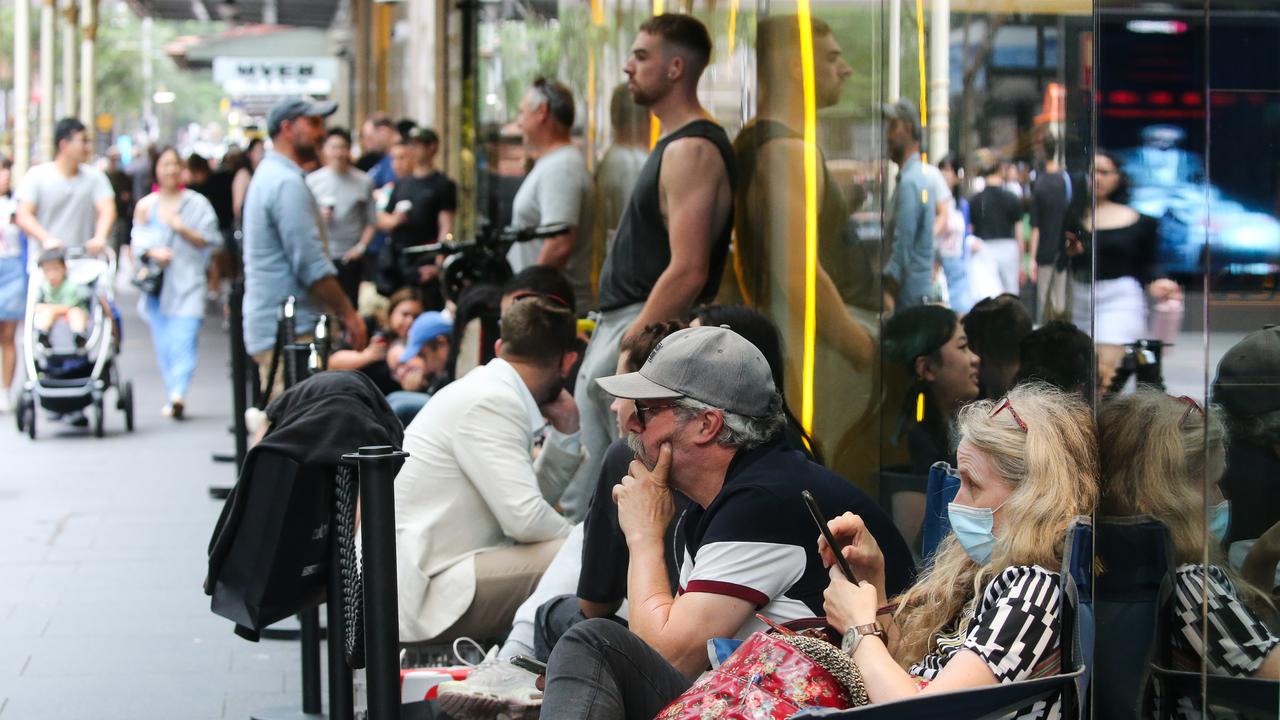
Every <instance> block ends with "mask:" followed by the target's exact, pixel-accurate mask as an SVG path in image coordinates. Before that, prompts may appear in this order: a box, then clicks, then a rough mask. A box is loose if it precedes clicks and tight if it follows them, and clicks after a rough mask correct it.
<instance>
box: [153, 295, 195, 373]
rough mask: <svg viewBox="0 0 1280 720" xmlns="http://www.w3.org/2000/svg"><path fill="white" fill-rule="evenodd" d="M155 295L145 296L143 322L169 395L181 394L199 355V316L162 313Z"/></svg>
mask: <svg viewBox="0 0 1280 720" xmlns="http://www.w3.org/2000/svg"><path fill="white" fill-rule="evenodd" d="M159 306H160V303H159V302H158V301H157V300H156V298H155V297H148V298H147V321H148V322H149V323H150V324H151V339H152V341H153V343H154V344H155V348H156V363H157V364H158V365H159V366H160V377H162V378H163V379H164V387H165V390H166V391H167V392H168V393H169V397H170V398H180V397H185V396H186V394H187V387H188V386H189V385H190V384H191V375H192V374H193V373H195V371H196V360H197V359H198V358H199V353H198V351H197V342H198V341H199V339H200V323H201V320H202V319H201V318H198V317H184V316H181V315H163V314H161V312H160V307H159Z"/></svg>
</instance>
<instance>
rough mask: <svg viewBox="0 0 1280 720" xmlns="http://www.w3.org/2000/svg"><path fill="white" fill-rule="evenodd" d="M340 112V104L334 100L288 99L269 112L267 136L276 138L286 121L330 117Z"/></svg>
mask: <svg viewBox="0 0 1280 720" xmlns="http://www.w3.org/2000/svg"><path fill="white" fill-rule="evenodd" d="M337 110H338V103H336V102H333V101H332V100H307V99H306V98H300V97H297V96H292V97H287V98H285V99H283V100H281V101H280V102H278V103H276V104H275V105H273V106H271V110H270V111H269V112H267V134H268V135H270V136H272V137H275V135H276V133H278V132H280V123H282V122H284V121H285V120H296V119H297V118H300V117H329V116H330V115H332V114H334V113H335V112H337Z"/></svg>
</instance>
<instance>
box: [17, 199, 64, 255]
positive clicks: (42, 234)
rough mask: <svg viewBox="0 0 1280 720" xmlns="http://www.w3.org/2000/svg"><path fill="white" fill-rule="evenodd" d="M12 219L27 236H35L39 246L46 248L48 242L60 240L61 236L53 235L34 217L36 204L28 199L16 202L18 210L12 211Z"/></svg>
mask: <svg viewBox="0 0 1280 720" xmlns="http://www.w3.org/2000/svg"><path fill="white" fill-rule="evenodd" d="M14 220H15V221H16V222H17V223H18V227H19V228H21V229H22V232H24V233H26V234H27V237H30V238H35V240H36V242H38V243H40V246H41V247H45V248H47V247H48V246H49V244H50V242H53V243H55V244H56V243H59V242H62V238H56V237H54V236H53V235H52V234H51V233H50V232H49V231H48V230H45V229H44V226H43V225H41V224H40V221H39V220H37V219H36V204H35V203H33V202H30V201H29V200H23V201H21V202H19V203H18V210H17V212H16V213H14Z"/></svg>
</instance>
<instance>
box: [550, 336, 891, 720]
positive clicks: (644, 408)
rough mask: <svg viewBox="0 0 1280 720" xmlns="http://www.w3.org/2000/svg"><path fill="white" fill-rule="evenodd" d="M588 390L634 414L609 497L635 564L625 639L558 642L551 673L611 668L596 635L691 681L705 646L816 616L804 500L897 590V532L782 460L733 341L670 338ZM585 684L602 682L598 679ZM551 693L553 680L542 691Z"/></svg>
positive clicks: (873, 578) (741, 344)
mask: <svg viewBox="0 0 1280 720" xmlns="http://www.w3.org/2000/svg"><path fill="white" fill-rule="evenodd" d="M597 382H598V383H599V384H600V387H601V388H603V389H604V390H605V392H608V393H609V394H611V395H614V396H616V397H618V398H622V399H623V400H624V401H634V402H635V413H634V414H633V415H632V416H631V418H630V419H629V420H628V421H627V426H626V430H627V441H628V443H629V444H630V445H631V447H632V449H633V450H635V453H636V461H635V462H633V463H631V467H630V474H629V475H628V476H626V477H624V478H622V480H621V482H620V483H619V484H618V485H617V486H616V487H615V488H614V491H613V496H614V500H615V501H616V502H617V503H618V523H619V525H620V527H621V529H622V532H623V534H625V535H626V539H627V548H628V550H629V552H630V562H629V565H628V570H627V572H628V577H627V595H628V601H629V604H630V609H631V612H630V617H629V622H630V630H631V633H634V635H631V634H629V633H627V632H626V630H625V629H622V628H621V627H620V626H616V625H613V623H610V622H608V621H604V624H605V625H613V627H604V626H602V625H600V624H599V623H600V621H595V620H592V621H587V622H586V623H583V624H580V625H577V626H575V627H574V629H572V630H570V632H569V633H568V634H566V635H565V636H564V637H563V638H562V639H561V640H560V643H559V644H557V646H556V649H555V652H553V654H552V659H553V661H554V660H555V658H556V653H560V652H564V653H566V654H568V655H570V656H572V658H570V659H566V660H565V665H564V666H565V667H577V668H595V669H597V670H598V669H599V666H600V665H601V664H602V663H603V664H610V663H611V662H612V661H611V660H610V659H609V658H607V657H605V656H604V655H605V654H604V653H602V652H601V651H600V648H601V647H602V646H601V644H600V643H598V642H596V640H599V639H600V638H598V637H595V635H594V634H596V633H604V634H608V635H610V638H608V639H607V640H606V641H605V644H611V643H613V642H622V643H624V644H626V643H629V644H631V645H635V646H636V652H635V654H633V653H631V652H630V651H628V653H626V654H627V656H628V657H632V658H639V660H638V661H639V662H644V658H646V657H649V656H652V655H653V653H654V652H656V653H657V655H659V656H660V657H653V658H652V659H653V664H654V665H655V667H661V666H662V664H663V663H665V664H669V665H671V666H674V668H675V670H678V671H679V672H681V673H684V674H686V675H693V674H696V673H697V672H698V671H699V670H701V669H702V668H703V666H705V664H706V661H707V655H706V642H707V640H708V639H710V638H714V637H741V638H745V637H746V636H747V635H748V634H750V633H751V632H753V631H755V630H760V629H762V628H764V627H765V626H764V624H763V623H761V622H760V621H758V620H756V619H755V617H754V616H755V614H756V613H757V612H758V613H760V614H761V615H763V616H765V617H767V618H769V619H770V620H773V621H775V622H787V621H789V620H796V619H799V618H802V617H808V616H812V615H821V614H822V602H823V599H822V593H823V590H824V589H825V588H826V587H827V583H828V579H829V578H828V575H827V571H826V570H825V569H824V567H823V563H822V560H821V558H820V557H819V555H818V545H817V542H816V539H817V535H818V530H817V528H815V527H814V526H813V520H812V519H811V518H810V517H809V515H808V511H807V510H806V509H805V506H804V502H803V500H802V499H801V495H800V493H801V491H804V490H808V491H809V492H811V493H813V495H814V497H815V498H816V499H817V501H818V504H819V506H820V507H821V508H822V510H823V512H824V513H825V515H826V516H827V517H829V518H831V517H835V516H836V515H839V514H840V513H842V512H845V511H852V512H854V513H857V514H858V515H860V516H861V518H862V521H863V522H864V523H865V527H866V529H867V530H869V531H870V533H871V535H872V536H873V537H875V538H876V540H877V541H878V543H879V545H880V547H881V548H882V549H883V551H884V557H885V559H886V560H885V566H884V567H878V568H871V567H867V568H861V570H862V571H863V572H864V573H865V574H864V575H863V576H862V577H863V578H864V579H866V580H868V581H870V582H873V583H879V587H881V588H885V587H887V592H888V593H889V594H890V595H892V594H896V593H897V592H898V591H900V590H902V589H905V587H906V585H907V582H908V581H909V575H910V568H911V554H910V551H909V550H908V549H907V546H906V544H905V543H904V542H903V540H902V538H901V536H900V535H899V534H898V532H897V530H896V529H895V528H894V526H893V523H892V521H891V520H890V519H889V517H888V516H887V515H885V513H884V512H883V511H882V510H881V509H880V508H879V506H877V505H876V503H875V502H874V501H873V500H872V499H871V498H870V497H869V496H868V495H867V494H866V493H864V492H862V491H861V490H858V489H857V488H855V487H854V486H853V485H851V484H850V483H848V482H847V481H845V480H844V479H843V478H841V477H839V476H838V475H836V474H835V473H833V472H831V471H829V470H827V469H826V468H823V467H822V466H820V465H818V464H816V463H813V462H810V461H809V460H808V459H807V458H806V457H805V455H804V454H803V453H800V452H796V451H793V450H788V449H787V448H786V445H785V443H784V442H783V441H782V428H783V424H784V419H783V414H782V402H781V399H780V397H779V396H778V393H777V391H776V389H775V388H774V385H773V376H772V373H771V372H770V370H769V364H768V362H766V361H765V359H764V356H763V355H762V354H761V353H760V351H759V350H757V349H756V347H755V346H754V345H752V344H751V343H750V342H748V341H747V340H746V339H745V338H743V337H742V336H741V335H738V334H737V333H735V332H733V331H732V330H729V329H727V328H723V327H696V328H688V329H685V330H679V331H677V332H675V333H672V334H671V335H669V336H668V337H667V338H666V339H664V340H663V341H662V342H661V343H659V344H658V346H657V348H656V349H654V351H653V353H652V354H651V355H650V356H649V359H648V360H647V361H646V362H645V363H644V365H643V366H642V367H641V368H640V370H639V371H638V372H634V373H627V374H625V375H615V376H613V377H606V378H601V379H599V380H598V381H597ZM672 491H679V492H681V493H683V494H685V495H687V496H688V497H689V499H690V501H691V502H690V504H689V506H688V508H687V509H686V510H685V512H684V515H683V516H682V518H681V520H680V524H679V530H678V532H680V533H682V535H683V540H684V542H683V544H684V557H683V558H682V564H681V571H680V587H679V588H678V590H679V593H678V594H676V593H674V592H673V590H674V589H673V588H672V587H671V586H670V584H669V581H668V577H667V570H666V564H665V562H664V553H665V552H666V538H665V537H664V535H665V534H666V532H665V531H666V528H667V524H668V522H669V521H670V519H671V517H672V515H673V501H672V495H671V493H672ZM856 570H857V569H855V571H856ZM614 635H620V636H623V637H613V636H614ZM639 641H642V642H639ZM566 643H567V644H568V646H567V647H565V648H564V650H563V651H562V650H561V648H562V646H565V645H566ZM645 645H647V646H648V647H644V646H645ZM614 647H615V648H616V645H614ZM641 656H643V657H641ZM553 664H554V662H553ZM614 670H616V668H612V667H611V668H608V669H606V670H604V671H603V672H607V673H612V672H614ZM587 674H588V675H592V676H593V677H595V678H596V680H595V681H593V682H598V679H599V676H600V674H601V673H599V672H594V673H593V672H588V673H587ZM554 681H555V678H554V677H553V676H551V675H549V676H548V682H549V685H548V691H549V692H550V690H551V687H550V683H552V682H554ZM587 685H590V682H588V683H587ZM592 691H593V692H594V691H599V692H608V690H607V689H602V688H594V689H592ZM583 692H586V690H583ZM660 707H661V706H659V708H660Z"/></svg>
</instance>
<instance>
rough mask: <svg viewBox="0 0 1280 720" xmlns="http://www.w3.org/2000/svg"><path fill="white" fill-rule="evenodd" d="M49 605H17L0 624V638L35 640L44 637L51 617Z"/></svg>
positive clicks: (51, 612)
mask: <svg viewBox="0 0 1280 720" xmlns="http://www.w3.org/2000/svg"><path fill="white" fill-rule="evenodd" d="M53 612H54V609H53V606H51V605H26V604H24V605H19V606H18V607H17V608H15V609H14V611H13V612H12V613H11V614H10V615H9V617H8V618H6V619H5V621H4V623H2V624H0V638H5V639H10V638H37V637H40V636H42V635H44V631H45V629H46V628H48V627H49V620H50V619H51V618H52V617H53Z"/></svg>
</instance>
